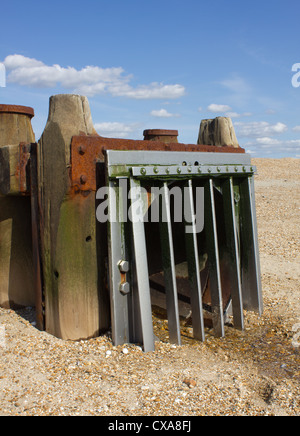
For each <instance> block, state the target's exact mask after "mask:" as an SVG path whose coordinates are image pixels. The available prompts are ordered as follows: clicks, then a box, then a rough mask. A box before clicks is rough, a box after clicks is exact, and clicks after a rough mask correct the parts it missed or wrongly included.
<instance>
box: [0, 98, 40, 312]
mask: <svg viewBox="0 0 300 436" xmlns="http://www.w3.org/2000/svg"><path fill="white" fill-rule="evenodd" d="M33 116H34V111H33V109H32V108H28V107H24V106H13V105H0V305H1V306H2V307H5V308H18V307H22V306H34V304H35V297H34V287H33V266H32V241H31V208H30V198H29V196H26V194H27V192H26V189H27V186H26V167H27V162H28V159H29V148H30V147H29V146H28V145H26V144H30V143H31V142H34V141H35V137H34V133H33V130H32V126H31V118H32V117H33Z"/></svg>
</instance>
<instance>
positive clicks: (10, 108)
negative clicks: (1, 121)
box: [0, 104, 34, 118]
mask: <svg viewBox="0 0 300 436" xmlns="http://www.w3.org/2000/svg"><path fill="white" fill-rule="evenodd" d="M0 113H7V114H23V115H28V116H29V117H30V118H33V117H34V109H33V108H32V107H28V106H17V105H12V104H0Z"/></svg>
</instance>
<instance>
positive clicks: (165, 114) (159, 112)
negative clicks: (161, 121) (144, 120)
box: [150, 109, 180, 118]
mask: <svg viewBox="0 0 300 436" xmlns="http://www.w3.org/2000/svg"><path fill="white" fill-rule="evenodd" d="M150 115H152V116H153V117H158V118H172V117H180V115H179V114H171V113H170V112H168V111H167V110H166V109H160V110H157V111H155V110H154V111H152V112H151V113H150Z"/></svg>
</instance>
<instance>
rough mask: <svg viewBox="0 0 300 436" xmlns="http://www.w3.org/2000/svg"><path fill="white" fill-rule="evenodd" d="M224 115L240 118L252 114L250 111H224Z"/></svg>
mask: <svg viewBox="0 0 300 436" xmlns="http://www.w3.org/2000/svg"><path fill="white" fill-rule="evenodd" d="M225 116H226V117H229V118H241V117H251V116H252V114H251V112H244V113H242V114H239V113H237V112H226V113H225Z"/></svg>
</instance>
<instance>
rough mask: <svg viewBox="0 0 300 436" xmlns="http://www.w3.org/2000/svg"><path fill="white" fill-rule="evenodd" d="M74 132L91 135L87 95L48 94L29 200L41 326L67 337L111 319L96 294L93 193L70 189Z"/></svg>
mask: <svg viewBox="0 0 300 436" xmlns="http://www.w3.org/2000/svg"><path fill="white" fill-rule="evenodd" d="M75 135H96V131H95V129H94V127H93V123H92V118H91V113H90V108H89V103H88V100H87V99H86V97H81V96H78V95H57V96H54V97H51V99H50V108H49V118H48V122H47V125H46V127H45V130H44V132H43V135H42V137H41V139H40V141H39V144H38V149H37V165H36V167H37V177H36V178H37V189H36V195H37V196H38V198H37V199H36V201H34V202H33V203H34V204H35V205H37V204H38V205H39V206H38V207H39V210H38V216H36V215H35V218H34V219H38V221H39V235H40V259H41V270H42V292H43V296H42V298H41V301H43V302H44V303H43V304H44V305H45V329H46V331H47V332H48V333H51V334H53V335H54V336H57V337H60V338H62V339H70V340H78V339H87V338H91V337H96V336H99V334H100V332H101V331H102V330H107V329H108V328H109V321H110V318H109V306H107V305H105V304H104V305H103V301H101V300H100V296H99V295H100V292H99V286H100V282H101V280H100V278H99V268H98V250H99V247H97V243H96V239H97V237H98V236H97V226H96V199H95V192H93V191H89V192H85V193H80V192H78V193H74V192H72V191H71V190H70V179H69V167H70V145H71V139H72V136H75ZM33 213H34V214H36V212H33ZM103 307H104V309H103V310H102V308H103Z"/></svg>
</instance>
